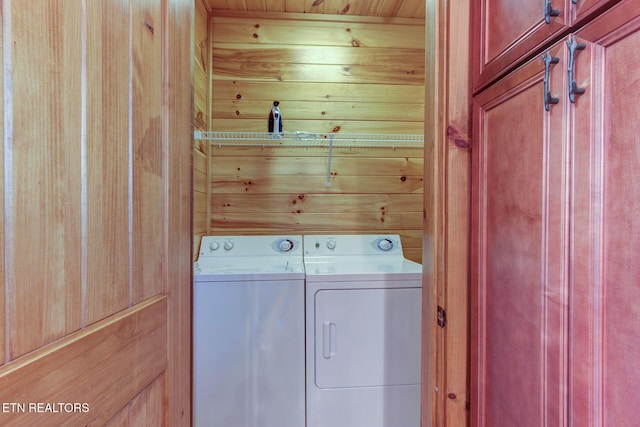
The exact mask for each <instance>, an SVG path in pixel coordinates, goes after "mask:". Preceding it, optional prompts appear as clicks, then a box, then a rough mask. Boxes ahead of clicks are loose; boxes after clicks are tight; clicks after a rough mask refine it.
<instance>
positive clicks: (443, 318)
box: [438, 306, 447, 328]
mask: <svg viewBox="0 0 640 427" xmlns="http://www.w3.org/2000/svg"><path fill="white" fill-rule="evenodd" d="M438 326H440V327H441V328H444V327H445V326H447V312H446V311H444V308H442V307H440V306H438Z"/></svg>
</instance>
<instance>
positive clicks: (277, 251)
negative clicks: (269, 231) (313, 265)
mask: <svg viewBox="0 0 640 427" xmlns="http://www.w3.org/2000/svg"><path fill="white" fill-rule="evenodd" d="M270 255H296V256H302V236H204V237H203V238H202V241H201V242H200V256H201V257H230V256H238V257H240V256H252V257H255V256H270Z"/></svg>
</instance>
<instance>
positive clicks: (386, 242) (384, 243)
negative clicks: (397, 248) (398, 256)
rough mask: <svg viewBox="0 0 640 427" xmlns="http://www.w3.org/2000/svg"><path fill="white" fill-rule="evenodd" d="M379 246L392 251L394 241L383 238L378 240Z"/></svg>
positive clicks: (381, 248) (383, 249)
mask: <svg viewBox="0 0 640 427" xmlns="http://www.w3.org/2000/svg"><path fill="white" fill-rule="evenodd" d="M378 248H379V249H380V250H382V251H385V252H386V251H390V250H391V249H392V248H393V242H392V241H391V240H389V239H382V240H380V241H379V242H378Z"/></svg>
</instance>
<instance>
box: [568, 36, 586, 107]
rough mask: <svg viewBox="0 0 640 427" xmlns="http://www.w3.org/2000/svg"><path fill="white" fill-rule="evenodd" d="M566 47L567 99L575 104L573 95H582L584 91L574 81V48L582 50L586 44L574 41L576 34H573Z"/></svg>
mask: <svg viewBox="0 0 640 427" xmlns="http://www.w3.org/2000/svg"><path fill="white" fill-rule="evenodd" d="M567 47H568V48H569V67H568V68H567V73H569V101H571V103H574V104H575V102H576V98H575V95H582V94H583V93H584V88H583V87H578V83H577V82H576V79H575V75H574V66H575V59H576V50H584V49H585V48H586V47H587V45H586V44H584V43H578V42H577V41H576V36H575V35H573V36H571V41H568V42H567Z"/></svg>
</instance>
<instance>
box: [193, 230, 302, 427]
mask: <svg viewBox="0 0 640 427" xmlns="http://www.w3.org/2000/svg"><path fill="white" fill-rule="evenodd" d="M193 281H194V284H193V285H194V296H193V298H194V300H193V301H194V305H193V316H194V324H193V334H194V335H193V337H194V344H193V347H194V348H193V412H194V414H193V416H194V418H193V419H194V425H195V426H196V427H301V426H304V423H305V398H304V396H305V356H304V349H305V344H304V342H305V337H304V334H305V329H304V264H303V258H302V237H301V236H279V237H275V236H235V237H231V236H229V237H213V236H206V237H203V239H202V242H201V249H200V255H199V258H198V261H197V262H196V263H195V265H194V278H193Z"/></svg>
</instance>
